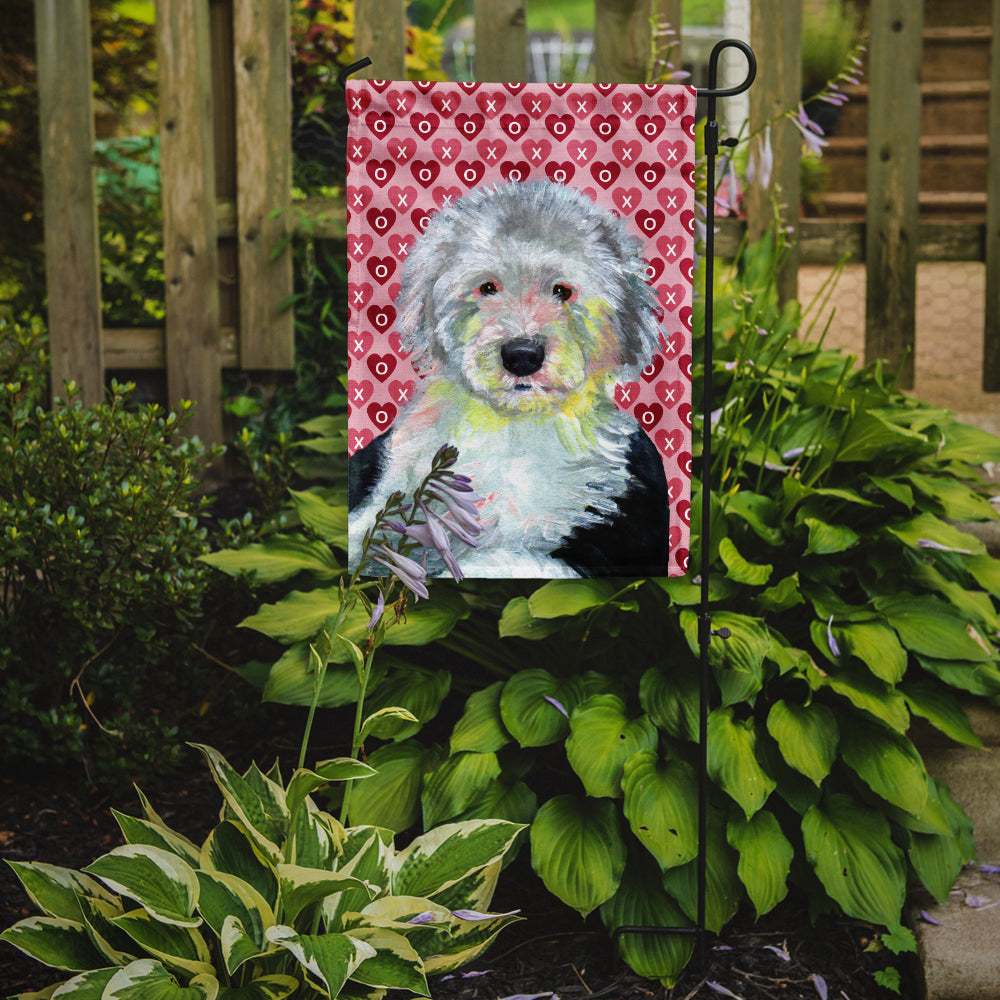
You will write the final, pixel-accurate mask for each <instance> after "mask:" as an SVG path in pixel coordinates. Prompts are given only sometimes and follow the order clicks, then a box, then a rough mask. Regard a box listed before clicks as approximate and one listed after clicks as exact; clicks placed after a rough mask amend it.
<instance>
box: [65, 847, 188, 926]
mask: <svg viewBox="0 0 1000 1000" xmlns="http://www.w3.org/2000/svg"><path fill="white" fill-rule="evenodd" d="M84 871H86V872H88V873H89V874H91V875H96V876H97V877H98V878H99V879H100V880H101V881H102V882H103V883H104V884H105V885H106V886H107V887H108V888H109V889H111V890H112V891H113V892H117V893H120V894H121V895H123V896H128V898H129V899H134V900H135V901H136V902H137V903H138V904H139V905H140V906H142V908H143V909H144V910H146V912H147V913H149V915H150V916H152V917H155V918H156V919H157V920H160V921H162V922H163V923H166V924H175V925H177V926H178V927H197V926H198V924H200V923H201V918H200V917H198V916H196V915H195V912H194V911H195V907H196V906H197V905H198V878H197V876H196V875H195V873H194V870H193V869H192V868H191V866H190V865H189V864H188V863H187V862H186V861H183V860H181V859H180V858H179V857H177V855H176V854H173V853H171V852H170V851H165V850H163V849H162V848H159V847H149V846H148V845H146V844H125V845H124V846H122V847H116V848H115V849H114V850H113V851H111V852H110V853H108V854H105V855H104V856H103V857H100V858H98V859H97V860H96V861H95V862H93V863H92V864H90V865H88V866H87V867H86V868H85V869H84Z"/></svg>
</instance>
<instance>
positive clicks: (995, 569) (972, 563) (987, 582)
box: [964, 555, 1000, 597]
mask: <svg viewBox="0 0 1000 1000" xmlns="http://www.w3.org/2000/svg"><path fill="white" fill-rule="evenodd" d="M964 562H965V568H966V569H967V570H968V571H969V572H970V573H971V574H972V576H973V577H974V579H975V581H976V583H978V584H979V586H980V587H982V588H983V589H985V590H987V591H989V593H991V594H992V595H993V596H994V597H1000V559H994V558H993V556H989V555H982V556H973V557H972V558H971V559H966V560H964Z"/></svg>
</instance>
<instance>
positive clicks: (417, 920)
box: [406, 910, 437, 924]
mask: <svg viewBox="0 0 1000 1000" xmlns="http://www.w3.org/2000/svg"><path fill="white" fill-rule="evenodd" d="M435 920H437V914H436V913H435V912H434V911H433V910H424V912H423V913H418V914H417V915H416V916H415V917H410V919H409V920H407V921H406V922H407V923H408V924H432V923H434V921H435Z"/></svg>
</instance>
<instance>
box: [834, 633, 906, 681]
mask: <svg viewBox="0 0 1000 1000" xmlns="http://www.w3.org/2000/svg"><path fill="white" fill-rule="evenodd" d="M833 634H834V637H835V638H836V640H837V642H838V643H839V644H840V648H841V649H842V650H843V651H844V652H845V653H850V654H851V655H852V656H856V657H857V658H858V659H859V660H861V662H862V663H864V664H865V666H867V667H868V669H869V670H870V671H871V672H872V673H873V674H874V675H875V676H876V677H877V678H879V680H883V681H885V682H886V684H898V683H899V682H900V681H901V680H902V679H903V674H905V673H906V650H905V649H903V647H902V646H901V645H900V642H899V639H898V638H897V637H896V633H895V632H894V631H893V630H892V629H890V628H888V627H886V626H885V625H882V624H880V623H879V622H853V623H849V624H846V625H835V626H834V627H833Z"/></svg>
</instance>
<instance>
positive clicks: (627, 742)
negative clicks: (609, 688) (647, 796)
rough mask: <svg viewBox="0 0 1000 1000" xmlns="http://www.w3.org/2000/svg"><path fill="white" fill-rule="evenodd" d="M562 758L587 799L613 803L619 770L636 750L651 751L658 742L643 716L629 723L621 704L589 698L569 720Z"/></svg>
mask: <svg viewBox="0 0 1000 1000" xmlns="http://www.w3.org/2000/svg"><path fill="white" fill-rule="evenodd" d="M569 724H570V736H569V739H568V740H566V757H567V759H568V760H569V765H570V767H572V768H573V770H574V771H575V772H576V774H577V776H578V777H579V778H580V780H581V781H582V782H583V787H584V789H585V790H586V792H587V794H588V795H593V796H594V797H595V798H601V797H602V796H603V797H606V798H612V799H616V798H618V797H619V796H620V795H621V794H622V791H621V783H622V768H623V767H624V765H625V761H626V760H628V758H629V757H631V756H632V754H634V753H635V752H636V751H638V750H653V749H655V747H656V744H657V741H658V739H659V734H658V733H657V731H656V726H655V725H654V724H653V722H652V720H651V719H650V718H649V717H648V716H646V715H643V716H640V717H639V718H638V719H629V718H628V716H627V715H626V714H625V703H624V702H623V701H622V700H621V698H618V697H617V696H615V695H613V694H595V695H591V697H589V698H588V699H587V700H586V701H585V702H583V703H582V704H581V705H579V706H577V708H576V709H575V710H574V711H573V715H572V716H571V717H570V723H569Z"/></svg>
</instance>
